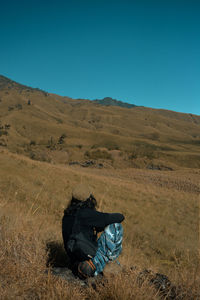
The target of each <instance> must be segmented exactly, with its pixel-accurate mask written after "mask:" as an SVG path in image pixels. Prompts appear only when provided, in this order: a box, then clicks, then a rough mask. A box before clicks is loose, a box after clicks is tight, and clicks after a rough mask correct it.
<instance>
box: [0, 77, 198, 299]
mask: <svg viewBox="0 0 200 300" xmlns="http://www.w3.org/2000/svg"><path fill="white" fill-rule="evenodd" d="M8 88H9V92H8ZM0 98H3V101H2V103H1V123H0V136H1V138H0V191H1V193H0V266H1V272H0V295H1V296H0V298H1V299H72V298H73V299H91V300H95V299H96V300H97V299H99V300H100V299H105V300H106V299H113V300H114V299H115V300H116V299H131V300H132V299H136V300H139V299H140V300H144V299H145V300H146V299H149V300H150V299H160V296H159V293H158V291H156V290H155V289H154V288H153V286H151V285H149V284H148V282H147V281H145V282H143V283H142V284H138V280H137V274H138V272H139V271H140V270H144V269H151V270H153V271H154V272H160V273H164V274H166V275H167V276H168V277H169V279H170V280H171V282H172V283H173V284H174V285H175V286H176V287H178V293H179V295H180V299H181V300H188V299H195V300H196V299H198V298H199V297H200V288H199V287H200V265H199V258H200V257H199V234H198V232H199V194H200V185H199V182H200V171H199V168H200V154H199V138H200V137H199V132H200V117H199V116H190V115H187V114H178V113H175V112H169V111H164V110H162V111H161V110H159V111H157V110H152V109H151V110H148V108H141V107H135V108H134V109H128V108H127V109H126V108H123V109H120V108H119V107H117V108H115V107H105V106H104V107H103V106H100V105H95V104H93V103H90V102H89V101H86V102H85V101H84V100H83V101H82V100H72V99H67V101H66V102H65V103H64V102H63V98H59V97H58V96H53V95H49V94H48V93H45V92H41V91H40V90H37V89H31V88H27V87H25V86H21V85H19V84H17V83H15V82H12V81H11V80H8V79H6V78H5V77H1V76H0ZM29 98H30V100H25V103H27V101H31V102H30V103H34V105H31V106H29V107H28V106H27V105H23V111H21V109H20V108H19V109H17V107H18V104H20V103H22V104H23V103H24V99H29ZM22 104H21V105H22ZM27 104H28V103H27ZM28 105H29V104H28ZM8 107H11V109H10V110H11V111H12V110H13V109H14V111H13V113H9V112H8ZM59 119H60V120H65V121H64V122H63V123H62V122H59ZM89 120H90V121H91V120H93V121H92V123H88V121H89ZM58 123H59V124H58ZM94 124H98V126H94ZM65 132H66V133H67V139H66V141H67V143H65V138H66V135H65V134H64V133H65ZM117 132H120V134H118V135H117ZM113 133H114V134H113ZM92 145H93V146H92ZM51 150H52V151H51ZM86 158H87V159H88V160H87V161H85V159H86ZM69 162H75V163H76V164H75V165H73V164H72V163H71V165H69ZM88 164H90V165H91V167H88V168H85V166H88ZM79 182H83V183H88V184H90V186H91V187H92V188H93V189H94V194H95V196H96V198H97V201H98V204H99V208H98V209H99V210H101V211H106V212H122V213H123V214H124V215H125V218H126V219H125V221H124V223H123V227H124V240H123V252H122V255H121V256H120V258H119V261H120V263H121V265H122V266H123V267H124V269H125V271H124V272H122V273H120V274H118V275H117V274H116V275H113V276H112V277H109V276H108V277H106V278H105V279H104V281H103V282H102V283H99V284H98V285H97V287H96V289H93V288H92V286H90V287H88V288H85V289H83V288H81V287H80V286H77V285H73V284H70V283H68V282H65V281H64V280H62V279H61V278H58V277H55V276H54V275H52V274H51V273H50V272H49V268H51V264H52V262H54V264H55V263H56V262H57V263H59V264H60V265H61V266H65V264H66V260H65V259H66V257H65V255H64V250H63V244H62V236H61V218H62V215H63V209H64V208H65V207H66V205H67V204H68V202H69V199H70V196H71V190H72V187H73V186H74V185H75V184H76V183H79ZM49 245H55V246H56V249H55V250H56V251H54V252H53V253H51V259H52V260H51V261H50V260H49V254H50V253H49V252H48V251H50V248H49ZM51 249H52V248H51ZM58 257H59V262H58ZM131 266H134V267H136V268H133V269H132V270H130V267H131ZM134 270H135V271H134ZM181 297H182V298H181Z"/></svg>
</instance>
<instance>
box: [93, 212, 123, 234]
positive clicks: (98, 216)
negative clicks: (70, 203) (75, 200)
mask: <svg viewBox="0 0 200 300" xmlns="http://www.w3.org/2000/svg"><path fill="white" fill-rule="evenodd" d="M87 214H88V216H87V224H88V225H91V226H93V227H95V228H96V230H97V231H98V232H99V231H103V230H104V228H105V227H106V226H108V225H110V224H113V223H121V222H122V221H123V220H124V216H123V215H122V214H120V213H112V214H109V213H102V212H98V211H95V210H88V212H87Z"/></svg>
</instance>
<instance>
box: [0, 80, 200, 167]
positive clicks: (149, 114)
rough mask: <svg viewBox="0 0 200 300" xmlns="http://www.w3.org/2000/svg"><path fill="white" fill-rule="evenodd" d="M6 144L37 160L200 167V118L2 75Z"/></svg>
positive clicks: (1, 138) (2, 142) (0, 139)
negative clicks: (54, 90)
mask: <svg viewBox="0 0 200 300" xmlns="http://www.w3.org/2000/svg"><path fill="white" fill-rule="evenodd" d="M0 86H1V88H0V118H1V119H0V122H1V124H0V127H1V129H0V147H4V148H7V149H8V150H10V151H12V152H16V153H21V154H25V155H28V156H29V157H31V158H33V159H38V160H46V161H49V162H50V161H51V162H60V163H70V162H72V161H78V162H80V161H81V162H82V161H84V160H88V159H92V160H94V161H95V162H98V163H99V162H105V164H106V165H107V166H108V165H109V166H110V167H114V168H121V167H136V168H155V169H156V168H157V169H163V168H164V169H166V170H167V169H174V168H176V167H197V168H199V167H200V154H199V145H200V134H199V132H200V117H199V116H196V115H191V114H181V113H176V112H172V111H166V110H156V109H150V108H145V107H134V108H121V107H118V106H112V107H111V106H101V105H98V104H96V103H94V102H93V101H89V100H73V99H70V98H68V97H60V96H57V95H53V94H48V93H46V92H43V91H40V90H38V89H32V88H28V87H25V86H21V85H20V84H17V83H15V82H13V81H11V80H9V79H6V78H5V77H1V78H0Z"/></svg>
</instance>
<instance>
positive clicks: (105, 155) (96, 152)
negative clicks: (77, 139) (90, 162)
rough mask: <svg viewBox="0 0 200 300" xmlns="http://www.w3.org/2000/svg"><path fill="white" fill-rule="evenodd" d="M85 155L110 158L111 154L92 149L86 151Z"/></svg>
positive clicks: (94, 157) (91, 157)
mask: <svg viewBox="0 0 200 300" xmlns="http://www.w3.org/2000/svg"><path fill="white" fill-rule="evenodd" d="M85 157H87V158H90V159H112V156H111V154H110V153H109V152H107V151H105V150H100V149H97V150H93V151H86V152H85Z"/></svg>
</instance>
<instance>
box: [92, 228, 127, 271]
mask: <svg viewBox="0 0 200 300" xmlns="http://www.w3.org/2000/svg"><path fill="white" fill-rule="evenodd" d="M122 238H123V227H122V225H121V224H120V223H114V224H111V225H108V226H107V227H106V228H105V230H104V232H103V233H102V234H101V236H100V237H99V239H98V249H97V253H96V255H95V257H94V258H93V259H92V262H93V264H94V265H95V267H96V271H95V274H94V275H95V276H96V275H98V274H99V273H101V272H102V271H103V269H104V267H105V265H106V263H108V262H110V261H113V260H115V259H116V258H117V257H118V256H119V255H120V253H121V251H122Z"/></svg>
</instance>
